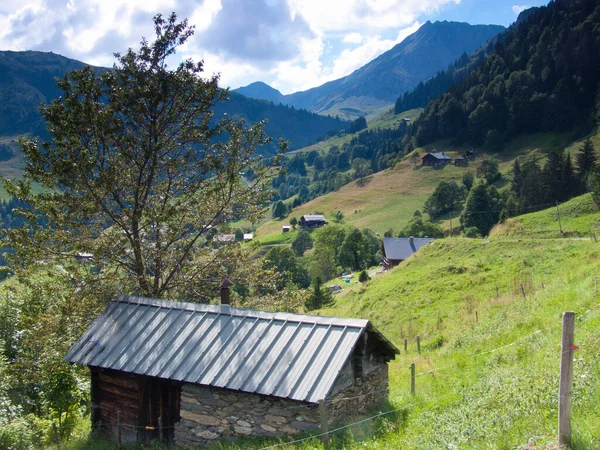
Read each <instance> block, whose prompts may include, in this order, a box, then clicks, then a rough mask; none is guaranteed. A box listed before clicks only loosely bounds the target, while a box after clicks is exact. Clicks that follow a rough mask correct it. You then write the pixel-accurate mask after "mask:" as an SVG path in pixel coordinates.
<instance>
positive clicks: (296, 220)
mask: <svg viewBox="0 0 600 450" xmlns="http://www.w3.org/2000/svg"><path fill="white" fill-rule="evenodd" d="M290 225H291V226H292V227H293V228H294V230H295V229H296V225H298V219H296V218H295V217H292V218H291V219H290Z"/></svg>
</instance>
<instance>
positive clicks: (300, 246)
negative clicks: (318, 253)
mask: <svg viewBox="0 0 600 450" xmlns="http://www.w3.org/2000/svg"><path fill="white" fill-rule="evenodd" d="M312 247H313V240H312V237H311V236H310V233H309V232H308V231H305V230H302V231H300V232H299V233H298V235H297V236H296V239H294V242H292V250H293V251H294V254H295V255H296V256H298V257H300V256H303V255H304V252H305V251H306V250H308V249H311V248H312Z"/></svg>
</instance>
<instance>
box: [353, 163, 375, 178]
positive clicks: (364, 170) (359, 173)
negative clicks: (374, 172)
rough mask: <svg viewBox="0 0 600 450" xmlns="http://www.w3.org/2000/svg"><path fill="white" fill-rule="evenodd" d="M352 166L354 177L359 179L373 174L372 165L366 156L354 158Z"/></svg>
mask: <svg viewBox="0 0 600 450" xmlns="http://www.w3.org/2000/svg"><path fill="white" fill-rule="evenodd" d="M352 168H353V169H354V178H358V179H359V180H362V179H363V178H364V177H366V176H369V175H370V174H371V165H370V164H369V162H368V161H367V160H366V159H364V158H354V159H353V160H352Z"/></svg>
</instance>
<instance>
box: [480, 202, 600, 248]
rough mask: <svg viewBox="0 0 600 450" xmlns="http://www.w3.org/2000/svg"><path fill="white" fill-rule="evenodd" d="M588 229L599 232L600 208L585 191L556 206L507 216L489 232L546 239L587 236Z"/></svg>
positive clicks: (497, 234)
mask: <svg viewBox="0 0 600 450" xmlns="http://www.w3.org/2000/svg"><path fill="white" fill-rule="evenodd" d="M559 215H560V224H559V221H558V218H559ZM561 226H562V232H561ZM590 232H593V233H596V234H600V209H599V208H598V206H596V205H595V204H594V202H593V200H592V196H591V194H586V195H582V196H581V197H575V198H574V199H571V200H569V201H568V202H566V203H563V204H561V205H559V206H558V208H548V209H545V210H543V211H538V212H534V213H530V214H524V215H522V216H518V217H514V218H512V219H508V220H507V221H506V223H503V224H500V225H497V226H496V227H495V228H494V229H493V230H492V231H491V233H490V234H491V235H492V236H502V237H527V238H539V239H547V238H559V237H567V236H568V237H584V238H590Z"/></svg>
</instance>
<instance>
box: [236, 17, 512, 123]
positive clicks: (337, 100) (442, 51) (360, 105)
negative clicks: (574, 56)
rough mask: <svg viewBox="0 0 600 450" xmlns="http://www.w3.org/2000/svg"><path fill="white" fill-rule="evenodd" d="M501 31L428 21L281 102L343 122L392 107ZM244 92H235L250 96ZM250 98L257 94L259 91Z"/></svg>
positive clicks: (497, 27) (458, 23)
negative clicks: (372, 56)
mask: <svg viewBox="0 0 600 450" xmlns="http://www.w3.org/2000/svg"><path fill="white" fill-rule="evenodd" d="M504 29H505V28H504V27H503V26H501V25H470V24H468V23H466V22H449V21H438V22H434V23H432V22H430V21H427V22H426V23H425V24H423V26H421V28H419V30H417V31H416V32H415V33H413V34H411V35H410V36H408V37H407V38H406V39H404V40H403V41H402V42H400V43H398V44H396V45H395V46H394V47H392V48H391V49H390V50H388V51H387V52H384V53H382V54H381V55H379V56H378V57H377V58H375V59H373V60H372V61H370V62H369V63H367V64H365V65H364V66H362V67H360V68H358V69H356V70H355V71H354V72H352V73H351V74H350V75H347V76H345V77H342V78H339V79H337V80H332V81H328V82H327V83H324V84H322V85H321V86H317V87H314V88H311V89H308V90H306V91H300V92H294V93H292V94H288V95H283V96H282V97H281V99H280V101H281V103H284V104H289V105H293V106H294V107H296V108H306V109H308V110H310V111H314V112H318V113H320V114H331V115H336V114H339V115H340V116H342V117H345V118H355V117H358V116H361V115H367V114H369V113H370V112H373V111H375V110H376V109H379V108H381V107H383V106H387V105H391V104H392V103H393V102H394V101H395V100H396V98H397V97H398V96H399V95H401V94H402V93H403V92H406V91H407V90H409V89H412V88H413V87H415V86H417V84H418V83H419V82H420V81H423V80H425V79H427V78H429V77H431V76H433V75H435V74H436V73H437V72H438V71H439V70H442V69H445V68H446V67H447V66H448V65H449V64H451V63H453V62H454V61H455V60H456V59H457V58H459V57H460V55H461V54H463V53H465V52H466V53H471V52H473V51H475V50H477V49H478V48H480V47H481V46H482V45H483V44H485V42H487V41H488V40H489V39H491V38H493V37H494V36H496V35H497V34H498V33H500V32H501V31H503V30H504ZM432 55H433V56H432ZM260 83H262V82H260ZM253 84H254V83H253ZM263 84H264V85H265V86H268V85H267V84H266V83H263ZM249 86H252V85H249ZM268 87H269V88H270V89H272V90H275V89H274V88H272V87H270V86H268ZM247 88H248V86H246V87H244V88H240V89H236V90H234V91H237V92H240V90H242V91H246V92H249V90H248V89H247ZM250 91H252V90H250ZM240 93H243V92H240ZM252 93H253V94H254V95H259V94H260V93H259V92H258V91H257V90H254V91H252Z"/></svg>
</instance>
